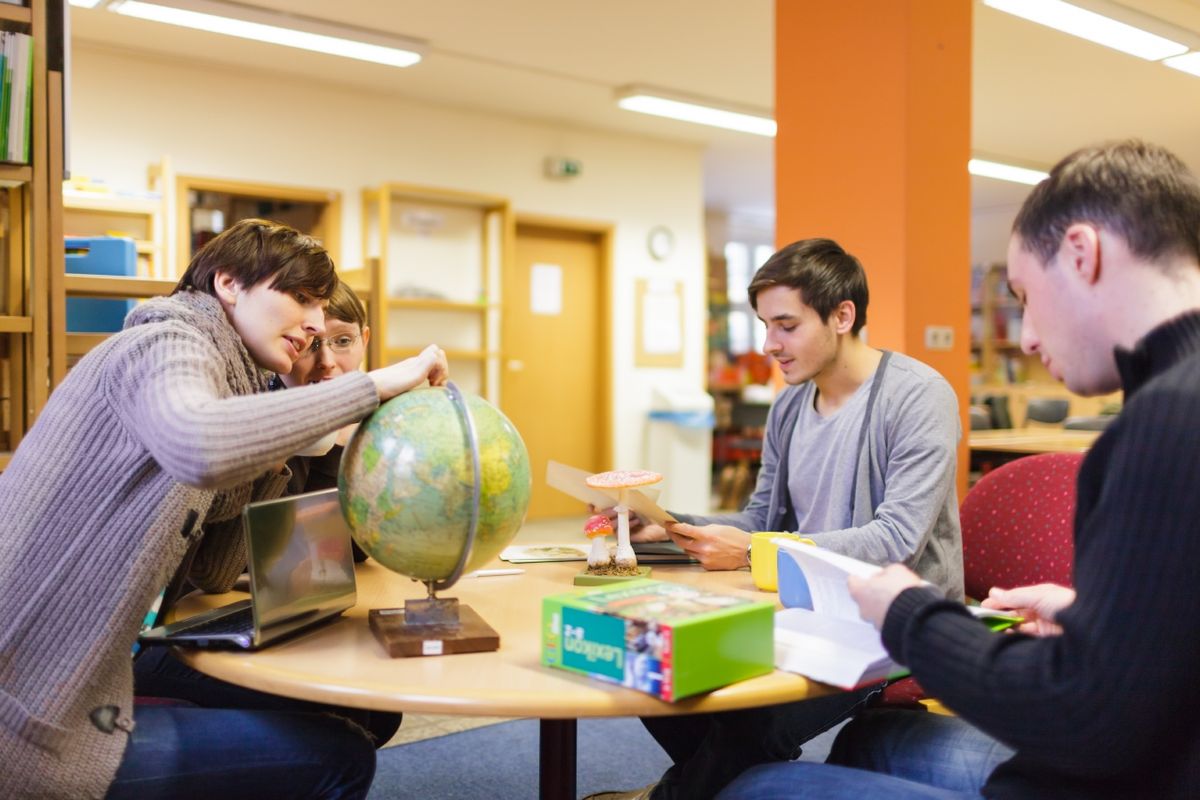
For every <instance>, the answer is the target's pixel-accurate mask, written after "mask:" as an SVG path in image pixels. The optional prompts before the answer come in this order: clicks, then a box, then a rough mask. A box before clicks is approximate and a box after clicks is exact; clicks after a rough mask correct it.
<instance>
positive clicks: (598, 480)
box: [587, 469, 662, 568]
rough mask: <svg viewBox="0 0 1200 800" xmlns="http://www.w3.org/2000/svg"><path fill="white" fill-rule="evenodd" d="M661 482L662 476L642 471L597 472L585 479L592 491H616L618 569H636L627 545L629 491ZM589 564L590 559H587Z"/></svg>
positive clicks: (630, 548) (633, 556)
mask: <svg viewBox="0 0 1200 800" xmlns="http://www.w3.org/2000/svg"><path fill="white" fill-rule="evenodd" d="M661 480H662V475H659V474H658V473H657V472H650V471H649V470H644V469H635V470H624V469H616V470H611V471H609V472H598V473H596V474H595V475H591V476H589V477H588V478H587V485H588V486H591V487H592V488H593V489H616V490H617V505H616V506H614V509H615V510H616V512H617V556H616V565H617V566H618V567H626V568H636V567H637V556H636V555H635V554H634V552H633V547H631V546H630V544H629V506H628V505H627V500H628V498H629V490H630V489H632V488H634V487H637V486H649V485H650V484H652V483H658V482H659V481H661ZM588 563H589V564H590V563H591V559H590V558H589V559H588Z"/></svg>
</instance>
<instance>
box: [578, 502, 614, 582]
mask: <svg viewBox="0 0 1200 800" xmlns="http://www.w3.org/2000/svg"><path fill="white" fill-rule="evenodd" d="M583 532H584V533H585V534H587V537H588V538H589V539H591V540H592V549H591V550H589V551H588V568H589V569H604V568H605V567H607V566H608V565H609V564H611V563H612V553H610V552H608V537H610V536H612V534H613V529H612V520H610V519H609V518H608V515H607V514H593V515H592V516H590V517H588V521H587V522H585V523H584V525H583Z"/></svg>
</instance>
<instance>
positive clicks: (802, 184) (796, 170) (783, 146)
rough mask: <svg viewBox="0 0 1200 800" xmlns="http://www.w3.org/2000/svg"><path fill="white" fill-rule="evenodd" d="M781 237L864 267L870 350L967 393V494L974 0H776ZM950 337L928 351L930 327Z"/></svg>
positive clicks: (963, 400) (963, 401) (962, 472)
mask: <svg viewBox="0 0 1200 800" xmlns="http://www.w3.org/2000/svg"><path fill="white" fill-rule="evenodd" d="M775 118H776V120H777V121H778V123H779V133H778V136H777V137H776V140H775V198H776V200H775V202H776V240H777V242H778V244H779V245H780V246H782V245H785V244H787V243H789V242H793V241H795V240H797V239H803V238H807V237H812V236H826V237H829V238H831V239H835V240H837V241H838V242H839V243H840V244H842V246H844V247H845V248H846V249H847V250H848V251H849V252H851V253H853V254H854V255H856V256H858V258H859V259H860V260H861V261H862V263H863V266H864V267H865V268H866V271H867V278H868V282H869V285H870V290H871V299H870V305H869V307H868V311H867V333H868V341H869V342H870V344H872V345H873V346H875V347H880V348H886V349H889V350H896V351H899V352H902V353H907V354H908V355H911V356H913V357H914V358H917V359H920V360H921V361H924V362H925V363H927V364H929V365H930V366H932V367H934V368H935V369H937V370H938V371H939V372H941V373H942V375H944V376H945V377H946V379H947V380H948V381H949V382H950V384H951V386H953V387H954V390H955V392H957V394H958V397H959V404H960V413H961V416H962V419H963V426H964V427H963V430H964V434H963V442H962V446H961V448H960V452H959V496H960V498H961V496H962V494H963V493H964V492H965V490H966V473H967V469H966V466H967V460H966V459H967V448H966V430H967V428H966V406H967V403H968V395H969V386H968V380H969V376H968V361H969V347H970V299H969V293H970V257H971V251H970V182H969V177H968V175H967V160H968V158H969V157H970V139H971V0H887V1H886V2H879V0H839V2H836V3H831V2H828V0H776V3H775ZM931 325H933V326H946V327H949V328H951V329H952V331H953V344H952V346H951V348H950V349H949V350H930V349H928V348H926V346H925V332H926V327H927V326H931Z"/></svg>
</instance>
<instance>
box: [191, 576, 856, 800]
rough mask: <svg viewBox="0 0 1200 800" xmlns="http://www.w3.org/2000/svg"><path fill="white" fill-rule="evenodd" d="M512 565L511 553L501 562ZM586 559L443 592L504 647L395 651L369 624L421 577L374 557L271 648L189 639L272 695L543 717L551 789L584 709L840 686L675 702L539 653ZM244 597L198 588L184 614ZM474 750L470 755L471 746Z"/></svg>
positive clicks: (741, 585)
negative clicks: (545, 610) (560, 600)
mask: <svg viewBox="0 0 1200 800" xmlns="http://www.w3.org/2000/svg"><path fill="white" fill-rule="evenodd" d="M489 566H492V567H497V566H503V567H509V566H511V565H509V564H500V563H496V564H492V565H489ZM582 566H583V564H582V563H581V562H558V563H542V564H525V565H522V568H523V569H525V572H524V573H523V574H521V575H509V576H492V577H475V578H463V579H462V580H460V581H459V582H458V583H457V584H456V585H455V586H454V587H452V588H451V589H450V590H449V591H447V592H443V593H441V594H440V595H439V596H446V597H457V598H459V600H460V602H462V603H464V604H467V605H469V606H471V607H472V608H473V609H475V611H477V612H478V613H479V614H480V615H482V616H483V618H484V620H486V621H487V622H488V623H489V624H490V625H491V626H492V627H494V628H495V629H496V630H497V631H498V632H499V634H500V649H499V650H497V651H494V652H490V653H465V654H457V655H445V656H427V657H416V658H390V657H388V656H387V654H386V653H385V652H384V650H383V648H382V646H381V645H380V644H379V643H378V642H377V641H376V640H375V637H374V636H373V635H372V633H371V631H370V630H369V629H368V627H367V612H368V610H369V609H372V608H393V607H399V606H403V604H404V601H405V600H406V599H409V598H420V597H424V596H425V587H424V585H423V584H420V583H417V582H415V581H411V580H409V579H408V578H405V577H403V576H400V575H397V574H395V573H393V572H390V571H388V570H386V569H384V568H383V567H381V566H379V565H378V564H376V563H375V562H374V561H368V562H366V563H364V564H360V565H358V570H357V578H358V604H357V605H356V606H355V607H354V608H352V609H350V610H349V611H347V612H346V614H345V615H344V616H343V617H342V618H340V619H338V620H336V621H334V622H332V623H329V624H327V625H323V626H320V627H318V628H315V629H313V630H311V631H309V632H307V633H305V634H302V635H300V636H298V637H296V638H294V639H289V640H287V641H285V642H281V643H279V644H275V645H272V646H271V647H268V648H266V649H264V650H261V651H258V652H253V653H246V652H234V651H220V650H191V649H188V650H182V651H180V655H181V657H182V658H183V660H185V661H186V662H187V663H188V664H190V665H191V666H192V667H194V668H195V669H197V670H200V671H201V672H204V673H206V674H208V675H211V676H213V677H215V678H220V679H221V680H224V681H228V682H229V683H233V684H237V685H239V686H245V687H248V688H251V689H258V690H261V691H264V692H270V693H272V694H278V695H284V696H286V697H295V698H299V699H303V700H313V701H318V702H323V703H334V704H337V705H343V706H352V707H356V708H369V709H375V710H381V711H411V712H424V713H436V714H464V715H471V716H500V717H537V718H538V719H539V720H540V721H541V723H540V725H541V728H540V742H541V744H540V748H541V769H540V776H541V777H540V781H541V784H540V785H541V797H543V798H573V797H574V795H575V732H576V731H575V724H576V720H577V719H578V718H580V717H626V716H658V715H665V714H692V713H699V712H711V711H728V710H732V709H739V708H750V707H754V706H763V705H771V704H774V703H781V702H786V701H792V700H801V699H804V698H806V697H816V696H820V695H824V694H829V693H831V692H834V691H836V690H835V689H832V688H830V687H827V686H824V685H822V684H817V683H812V682H810V681H808V680H807V679H805V678H803V677H801V676H799V675H795V674H792V673H787V672H781V671H778V670H776V671H775V672H773V673H771V674H769V675H764V676H761V677H758V678H753V679H751V680H747V681H741V682H739V683H735V684H731V685H729V686H726V687H723V688H721V689H717V690H715V691H713V692H709V693H707V694H703V695H699V696H695V697H689V698H685V699H683V700H680V701H678V702H675V703H666V702H664V701H661V700H658V699H656V698H654V697H651V696H649V695H647V694H643V693H642V692H639V691H635V690H633V689H627V688H625V687H622V686H617V685H615V684H610V683H604V682H602V681H599V680H594V679H590V678H586V677H583V676H581V675H577V674H573V673H570V672H566V671H563V670H558V669H551V668H549V667H543V666H542V665H541V663H540V660H539V657H540V648H541V639H540V634H541V601H542V598H543V597H545V596H547V595H550V594H558V593H561V592H565V591H570V590H572V589H573V588H574V587H573V586H572V584H571V579H572V578H573V576H574V575H575V574H576V573H577V572H578V571H579V570H580V569H581V568H582ZM652 577H654V578H657V579H661V580H669V581H676V582H679V583H693V584H702V585H704V586H705V587H706V588H709V589H714V590H719V591H725V592H728V593H731V594H741V595H745V596H750V597H754V598H755V599H771V598H774V597H775V595H774V594H773V593H771V594H768V593H763V592H759V591H757V590H756V589H755V588H754V584H753V583H752V582H751V579H750V573H749V572H748V571H746V570H738V571H735V572H704V570H702V569H701V568H700V567H698V566H695V565H655V567H654V571H653V575H652ZM243 597H245V595H244V594H242V593H237V592H231V593H229V594H224V595H199V594H194V595H191V596H189V597H187V598H185V599H184V600H183V601H182V602H181V603H180V604H179V606H178V608H177V609H176V611H177V613H176V617H177V618H179V617H185V616H189V615H190V614H192V613H195V612H199V611H202V610H206V609H209V608H212V607H215V606H218V605H224V604H225V603H228V602H231V601H233V600H235V599H241V598H243ZM465 755H466V754H464V756H465Z"/></svg>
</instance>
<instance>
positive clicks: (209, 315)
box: [125, 289, 274, 522]
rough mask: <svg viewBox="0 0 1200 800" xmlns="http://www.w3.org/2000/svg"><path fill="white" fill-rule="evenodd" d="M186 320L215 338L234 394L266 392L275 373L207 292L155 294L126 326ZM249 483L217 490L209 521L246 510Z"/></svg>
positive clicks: (210, 508)
mask: <svg viewBox="0 0 1200 800" xmlns="http://www.w3.org/2000/svg"><path fill="white" fill-rule="evenodd" d="M172 321H175V322H182V323H184V324H185V325H188V326H190V327H192V328H195V329H196V330H198V331H200V332H201V333H203V334H204V335H206V336H208V337H209V338H210V339H212V342H213V345H215V346H216V348H217V352H219V353H220V354H221V361H222V362H223V363H224V364H225V379H226V381H228V383H229V386H230V388H231V389H233V392H234V394H237V395H248V394H257V393H259V392H265V391H267V388H268V383H269V382H270V380H271V378H272V377H273V376H274V373H273V372H271V371H270V370H267V369H263V368H262V367H260V366H259V365H258V364H257V363H255V361H254V359H253V358H251V357H250V351H249V350H247V349H246V345H245V344H244V343H243V342H242V337H240V336H239V335H238V332H237V331H236V330H234V328H233V325H232V324H230V322H229V317H228V316H227V315H226V314H225V309H224V308H222V307H221V303H220V301H219V300H217V298H215V297H213V296H212V295H210V294H208V293H206V292H198V291H195V290H192V289H185V290H183V291H180V292H176V293H175V294H173V295H171V296H169V297H155V298H153V299H150V300H147V301H146V302H145V303H142V304H141V305H139V306H137V307H136V308H135V309H134V310H133V311H131V312H129V315H128V316H126V317H125V327H126V328H132V327H133V326H134V325H147V324H151V323H155V322H172ZM252 488H253V487H251V486H250V485H249V484H246V485H244V486H237V487H234V488H232V489H226V490H224V491H221V492H217V493H216V495H215V496H214V497H213V501H212V505H211V506H210V507H209V509H208V513H207V514H206V515H205V522H221V521H223V520H227V519H232V518H233V517H235V516H237V515H238V514H240V513H241V511H242V506H244V505H245V504H246V503H247V502H248V501H249V500H250V495H251V490H252Z"/></svg>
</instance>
